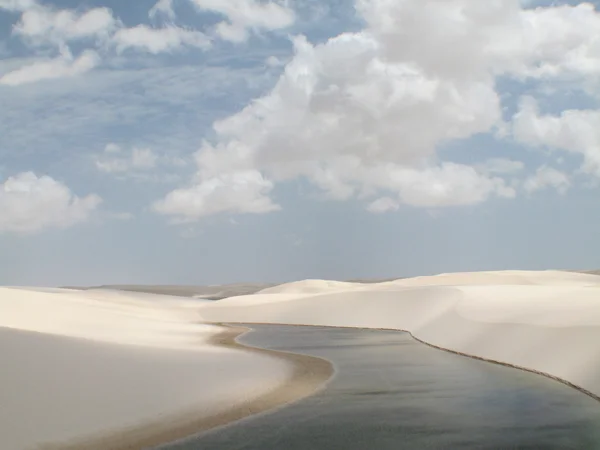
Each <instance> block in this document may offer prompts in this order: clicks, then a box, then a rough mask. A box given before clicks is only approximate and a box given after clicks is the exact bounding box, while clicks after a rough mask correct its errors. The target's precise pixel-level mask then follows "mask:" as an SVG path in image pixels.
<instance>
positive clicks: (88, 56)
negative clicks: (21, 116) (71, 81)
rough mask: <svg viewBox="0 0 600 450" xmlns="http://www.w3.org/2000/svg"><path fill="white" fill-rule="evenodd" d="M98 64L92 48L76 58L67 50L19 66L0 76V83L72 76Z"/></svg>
mask: <svg viewBox="0 0 600 450" xmlns="http://www.w3.org/2000/svg"><path fill="white" fill-rule="evenodd" d="M98 64H100V57H99V56H98V54H97V53H96V52H95V51H93V50H85V51H84V52H83V53H81V54H80V55H79V56H78V57H77V58H74V57H73V56H72V55H71V54H70V53H69V52H63V54H62V55H61V56H58V57H56V58H53V59H43V60H39V61H36V62H34V63H32V64H29V65H26V66H23V67H20V68H19V69H16V70H13V71H12V72H8V73H6V74H4V75H2V77H0V84H5V85H8V86H19V85H22V84H28V83H35V82H37V81H42V80H49V79H53V78H64V77H74V76H77V75H81V74H83V73H86V72H88V71H90V70H92V69H93V68H94V67H96V66H97V65H98Z"/></svg>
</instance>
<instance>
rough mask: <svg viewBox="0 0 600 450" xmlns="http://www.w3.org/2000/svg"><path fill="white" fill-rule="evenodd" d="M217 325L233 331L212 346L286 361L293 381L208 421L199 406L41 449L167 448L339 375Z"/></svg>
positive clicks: (322, 363) (327, 365)
mask: <svg viewBox="0 0 600 450" xmlns="http://www.w3.org/2000/svg"><path fill="white" fill-rule="evenodd" d="M215 325H220V326H224V327H227V328H229V329H228V330H227V331H225V332H223V333H220V334H218V335H216V336H214V337H213V338H211V339H210V341H209V342H210V343H211V344H212V345H215V346H218V347H226V348H230V349H235V350H242V351H246V352H252V353H259V354H262V355H266V356H270V357H275V358H278V359H282V360H284V361H286V362H288V363H289V364H291V366H292V368H293V369H292V375H291V376H290V378H289V379H288V380H287V381H286V382H285V383H283V384H282V385H279V386H276V387H274V389H273V390H271V391H269V392H267V393H266V394H263V395H261V396H260V397H258V398H255V399H253V400H250V401H248V402H245V403H241V404H239V405H237V406H235V407H233V408H230V409H227V410H225V411H222V412H220V413H217V414H215V415H211V416H208V417H206V416H202V417H198V410H199V409H201V406H199V408H198V409H196V410H195V411H187V412H185V413H181V414H178V415H177V416H170V417H165V418H164V420H160V421H156V422H153V423H146V424H144V425H140V426H137V427H133V428H129V429H127V430H122V431H117V432H115V433H113V434H110V435H102V436H98V437H91V438H84V439H78V440H77V441H76V442H66V443H56V444H46V445H44V444H42V445H40V446H38V448H40V449H43V450H59V449H60V450H80V449H81V450H83V449H85V450H138V449H139V450H143V449H147V448H152V447H157V446H160V445H165V444H168V443H172V442H175V441H178V440H182V439H185V438H188V437H191V436H194V435H197V434H199V433H203V432H206V431H209V430H213V429H216V428H219V427H222V426H226V425H229V424H231V423H233V422H236V421H238V420H241V419H245V418H248V417H250V416H253V415H256V414H260V413H265V412H269V411H272V410H276V409H277V408H280V407H283V406H285V405H288V404H290V403H293V402H296V401H298V400H301V399H303V398H305V397H308V396H310V395H312V394H313V393H315V392H317V391H319V390H320V389H322V388H323V387H324V386H325V385H326V383H327V381H328V380H329V379H331V377H332V376H333V375H334V373H335V369H334V367H333V365H332V363H331V362H329V361H327V360H325V359H322V358H318V357H315V356H308V355H303V354H295V353H289V352H281V351H275V350H268V349H262V348H258V347H252V346H249V345H246V344H242V343H239V342H238V341H237V339H238V338H239V337H241V336H243V335H244V334H246V333H248V332H250V331H252V329H251V328H246V327H241V326H230V325H223V324H219V323H215ZM195 415H196V417H194V416H195Z"/></svg>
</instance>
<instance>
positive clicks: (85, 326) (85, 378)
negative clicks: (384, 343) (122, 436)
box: [0, 288, 292, 450]
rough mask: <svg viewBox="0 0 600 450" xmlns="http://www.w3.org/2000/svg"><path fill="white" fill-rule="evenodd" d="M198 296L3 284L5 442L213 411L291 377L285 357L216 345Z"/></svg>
mask: <svg viewBox="0 0 600 450" xmlns="http://www.w3.org/2000/svg"><path fill="white" fill-rule="evenodd" d="M198 304H200V303H198V302H196V301H194V300H185V299H181V298H179V299H171V298H169V297H164V298H161V297H156V296H153V295H144V294H139V295H137V294H135V293H117V292H109V291H106V292H104V291H86V292H79V291H64V290H57V289H18V288H0V359H1V360H2V370H1V371H0V448H2V450H12V449H27V448H38V446H39V445H41V444H61V443H65V442H71V441H79V440H81V439H85V438H88V437H92V438H95V437H96V436H100V435H108V434H114V433H119V432H121V431H126V430H129V429H131V428H135V427H138V426H141V425H144V424H151V423H158V422H168V421H169V420H170V419H172V418H175V417H182V414H184V416H185V415H186V414H189V415H192V414H193V417H195V418H196V419H199V418H202V417H209V416H214V415H215V414H217V413H220V412H223V411H226V410H228V409H231V408H234V407H236V406H237V405H239V404H241V403H244V402H247V401H250V400H252V399H255V398H258V397H260V396H262V395H264V394H265V393H267V392H270V391H271V390H272V389H273V388H274V387H276V386H280V385H282V384H284V383H285V382H286V380H287V379H288V378H289V377H290V375H291V372H292V368H291V366H290V365H289V364H287V363H285V362H283V361H281V360H279V359H276V358H273V357H270V356H266V355H260V354H255V353H249V352H245V351H240V350H236V349H230V348H227V349H225V348H220V347H215V346H213V345H210V344H209V341H210V339H212V338H214V337H215V336H216V335H218V334H219V333H222V332H223V330H224V329H223V328H222V327H217V326H213V325H202V324H200V325H199V324H198V323H197V322H198V315H197V311H196V309H197V305H198ZM241 374H243V376H240V375H241Z"/></svg>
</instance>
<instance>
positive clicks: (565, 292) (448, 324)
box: [201, 271, 600, 396]
mask: <svg viewBox="0 0 600 450" xmlns="http://www.w3.org/2000/svg"><path fill="white" fill-rule="evenodd" d="M599 282H600V278H598V277H597V276H596V275H587V274H578V273H570V272H561V271H545V272H528V271H506V272H478V273H458V274H443V275H438V276H432V277H419V278H413V279H405V280H398V281H392V282H385V283H380V284H373V285H350V284H348V285H339V284H336V285H335V286H336V287H339V288H343V289H335V290H333V291H332V290H331V287H330V286H331V285H329V284H328V283H325V282H321V281H315V280H308V281H305V282H300V283H293V284H291V285H282V286H279V287H276V288H271V289H269V290H268V292H270V293H267V294H265V293H264V291H263V292H261V293H258V294H257V295H251V296H244V297H234V298H231V299H225V300H221V301H219V302H216V303H213V304H207V305H203V306H202V308H201V314H202V317H203V318H204V319H205V320H207V321H221V322H240V323H279V324H300V325H319V326H339V327H362V328H387V329H398V330H406V331H409V332H411V333H412V334H413V336H415V337H416V338H417V339H420V340H422V341H424V342H426V343H428V344H431V345H434V346H438V347H442V348H444V349H448V350H451V351H455V352H459V353H465V354H468V355H471V356H475V357H480V358H485V359H488V360H493V361H497V362H502V363H505V364H510V365H514V366H518V367H522V368H526V369H529V370H533V371H538V372H542V373H544V374H547V375H550V376H553V377H557V378H560V379H561V380H563V381H566V382H568V383H572V384H573V385H575V386H577V387H579V388H581V389H583V390H586V391H589V393H591V394H594V395H596V396H600V283H599ZM275 292H280V293H279V294H277V293H275Z"/></svg>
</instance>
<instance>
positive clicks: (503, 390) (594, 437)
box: [161, 326, 600, 450]
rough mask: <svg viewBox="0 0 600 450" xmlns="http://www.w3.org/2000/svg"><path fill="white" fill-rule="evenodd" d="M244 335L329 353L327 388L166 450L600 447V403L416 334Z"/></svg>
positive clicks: (268, 331) (270, 330)
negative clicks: (331, 373) (422, 340)
mask: <svg viewBox="0 0 600 450" xmlns="http://www.w3.org/2000/svg"><path fill="white" fill-rule="evenodd" d="M252 328H254V329H255V330H256V331H255V332H252V333H250V334H247V335H246V336H244V337H243V338H242V339H241V341H243V342H244V343H247V344H250V345H255V346H259V347H265V348H271V349H276V350H288V351H293V352H297V353H307V354H310V355H315V356H321V357H324V358H326V359H328V360H330V361H332V362H333V363H334V364H335V366H336V368H337V371H338V372H337V374H336V376H335V378H334V379H332V380H331V382H330V383H329V384H328V385H327V387H326V388H325V389H324V390H323V391H321V392H320V393H318V394H316V395H314V396H312V397H310V398H307V399H305V400H302V401H300V402H298V403H295V404H293V405H291V406H288V407H286V408H282V409H279V410H277V411H275V412H270V413H267V414H262V415H259V416H254V417H251V418H248V419H245V420H242V421H240V422H237V423H235V424H232V425H230V426H227V427H223V428H220V429H217V430H213V431H212V432H208V433H204V434H201V435H199V436H196V437H193V438H190V439H187V440H185V441H181V442H179V443H175V444H170V445H167V446H163V447H161V449H162V450H167V449H168V450H192V449H219V450H234V449H235V450H259V449H260V450H265V449H274V450H279V449H282V450H300V449H302V450H309V449H311V450H312V449H323V450H337V449H339V450H352V449H373V450H374V449H394V450H396V449H405V448H406V449H448V448H450V449H453V448H472V449H509V448H510V449H597V448H600V403H598V402H597V401H595V400H593V399H591V398H589V397H587V396H586V395H584V394H582V393H580V392H578V391H576V390H574V389H571V388H569V387H567V386H565V385H563V384H561V383H558V382H556V381H553V380H550V379H547V378H544V377H542V376H539V375H534V374H531V373H527V372H523V371H519V370H515V369H510V368H507V367H502V366H498V365H493V364H489V363H485V362H482V361H477V360H473V359H469V358H465V357H461V356H458V355H454V354H450V353H447V352H444V351H441V350H436V349H433V348H430V347H427V346H426V345H423V344H420V343H418V342H416V341H415V340H413V339H412V338H411V337H410V336H409V335H408V334H406V333H399V332H389V331H366V330H347V329H328V328H308V327H285V326H252Z"/></svg>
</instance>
